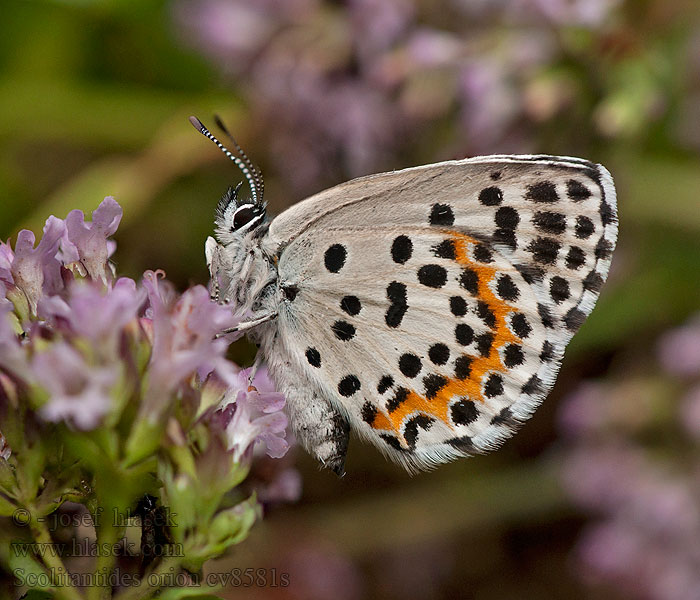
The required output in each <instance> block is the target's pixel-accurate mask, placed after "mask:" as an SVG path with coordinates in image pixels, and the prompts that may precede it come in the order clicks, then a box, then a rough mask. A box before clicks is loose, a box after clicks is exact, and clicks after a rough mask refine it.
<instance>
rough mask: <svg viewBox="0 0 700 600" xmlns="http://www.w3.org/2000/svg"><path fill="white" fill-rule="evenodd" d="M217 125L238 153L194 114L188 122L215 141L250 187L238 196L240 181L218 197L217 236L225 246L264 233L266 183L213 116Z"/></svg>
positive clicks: (265, 221)
mask: <svg viewBox="0 0 700 600" xmlns="http://www.w3.org/2000/svg"><path fill="white" fill-rule="evenodd" d="M215 121H216V124H217V125H218V126H219V128H220V129H221V130H222V131H223V132H224V133H225V134H226V135H227V136H228V137H229V138H230V139H231V142H232V143H233V145H234V147H235V148H236V150H237V151H238V154H239V156H236V155H235V154H233V153H232V152H231V151H230V150H229V149H228V148H226V147H225V146H224V145H223V144H222V143H221V142H220V141H219V140H218V139H216V138H215V137H214V135H213V134H212V133H211V132H210V131H209V130H208V129H207V128H206V127H205V126H204V125H202V122H201V121H200V120H199V119H197V118H196V117H190V122H191V123H192V125H193V126H194V128H195V129H197V131H199V132H200V133H201V134H202V135H204V136H205V137H207V138H209V139H210V140H211V141H212V142H214V143H215V144H216V145H217V146H218V147H219V149H220V150H221V151H222V152H223V153H224V154H225V155H226V156H228V157H229V158H230V159H231V160H232V161H233V162H234V163H235V165H236V166H237V167H238V168H239V169H240V170H241V172H242V173H243V175H244V176H245V178H246V181H247V182H248V186H249V188H250V198H241V197H240V194H239V192H240V188H241V186H242V182H241V183H239V184H238V185H236V187H229V189H228V190H227V191H226V193H225V194H224V195H223V196H222V197H221V200H219V204H218V205H217V207H216V219H215V222H216V237H217V238H218V240H219V242H220V243H221V244H223V245H224V246H227V245H228V244H230V243H232V242H234V241H236V240H242V239H243V238H245V237H248V236H256V235H259V234H260V233H264V231H265V229H266V224H267V222H268V219H267V214H266V212H265V203H264V202H263V193H264V191H265V184H264V182H263V178H262V174H261V173H260V170H259V169H258V168H257V167H256V166H255V165H254V164H253V163H252V161H251V160H250V159H249V158H248V155H247V154H246V153H245V152H244V151H243V149H242V148H241V147H240V146H239V145H238V142H236V140H235V139H234V138H233V136H232V135H231V134H230V133H229V132H228V130H227V129H226V127H225V126H224V124H223V123H222V121H221V119H219V118H218V117H215Z"/></svg>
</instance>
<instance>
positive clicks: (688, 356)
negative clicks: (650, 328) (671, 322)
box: [658, 317, 700, 377]
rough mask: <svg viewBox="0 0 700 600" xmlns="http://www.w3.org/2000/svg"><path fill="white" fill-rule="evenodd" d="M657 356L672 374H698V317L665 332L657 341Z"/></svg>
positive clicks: (687, 375)
mask: <svg viewBox="0 0 700 600" xmlns="http://www.w3.org/2000/svg"><path fill="white" fill-rule="evenodd" d="M658 357H659V361H660V362H661V365H662V366H663V367H664V369H666V371H668V372H669V373H671V374H673V375H681V376H684V377H693V376H697V375H700V317H696V318H695V319H694V320H692V321H690V322H689V323H688V324H686V325H683V326H681V327H677V328H676V329H672V330H671V331H669V332H668V333H666V334H665V335H664V336H663V337H662V338H661V340H660V341H659V344H658Z"/></svg>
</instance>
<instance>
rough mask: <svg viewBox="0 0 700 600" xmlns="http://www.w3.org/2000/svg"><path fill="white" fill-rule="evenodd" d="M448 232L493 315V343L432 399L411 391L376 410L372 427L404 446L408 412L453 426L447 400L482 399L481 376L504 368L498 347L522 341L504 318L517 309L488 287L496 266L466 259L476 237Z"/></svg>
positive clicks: (460, 260) (449, 380)
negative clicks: (394, 404) (386, 409)
mask: <svg viewBox="0 0 700 600" xmlns="http://www.w3.org/2000/svg"><path fill="white" fill-rule="evenodd" d="M448 233H449V236H450V238H451V239H452V241H453V242H454V245H455V261H456V262H458V263H459V264H460V265H462V266H464V267H468V268H470V269H471V270H473V271H474V272H475V273H476V274H477V275H478V279H479V281H478V298H479V300H481V301H483V302H485V303H486V305H487V306H488V308H489V309H490V310H491V312H492V313H493V315H494V317H495V323H494V325H493V327H492V328H491V332H492V333H493V342H492V344H491V348H490V351H489V354H488V355H487V356H480V357H473V360H472V363H471V371H470V374H469V376H468V377H467V378H466V379H464V380H459V379H448V380H447V383H446V384H445V386H444V387H442V388H441V389H440V390H439V391H438V392H437V394H436V395H435V397H434V398H431V399H428V398H425V397H423V396H421V395H420V394H418V393H416V392H414V391H411V392H410V393H409V394H408V395H407V396H406V398H405V399H404V400H403V402H401V403H400V404H399V406H398V407H397V408H396V409H395V410H393V411H392V412H390V413H388V414H384V413H383V412H378V413H377V415H376V417H375V419H374V421H373V423H372V427H373V428H374V429H378V430H384V431H387V432H392V433H394V434H395V435H396V436H397V438H398V439H399V441H400V442H401V444H402V445H405V446H406V447H407V444H406V440H405V439H404V437H403V435H402V433H401V427H402V425H403V424H404V423H405V422H406V419H407V418H408V417H409V416H410V415H413V414H415V413H423V414H426V415H429V416H431V417H435V418H436V419H439V420H440V421H442V422H443V423H445V424H447V425H448V426H450V427H452V425H451V424H450V420H449V418H448V407H449V402H450V400H451V399H452V398H454V397H456V396H457V397H465V398H467V399H469V400H471V401H473V402H476V401H479V402H484V397H483V392H482V386H483V379H484V375H485V374H486V373H492V372H494V371H500V372H503V371H505V370H506V368H505V366H504V365H503V362H502V361H501V356H500V354H499V353H498V350H499V348H501V347H502V346H504V345H505V344H507V343H511V342H520V341H521V340H520V338H519V337H518V336H516V335H515V334H514V333H513V332H512V331H511V330H510V329H509V328H508V326H507V324H506V317H507V316H508V315H509V314H512V313H513V312H517V311H516V310H515V309H514V308H513V307H512V306H511V305H509V304H508V303H506V302H504V301H503V300H501V299H500V298H498V297H497V296H496V295H495V294H494V293H493V291H492V290H491V288H490V287H489V284H490V283H491V282H492V281H493V279H494V277H495V275H496V273H497V269H495V268H493V267H489V266H488V265H487V264H483V263H477V262H474V261H472V259H471V258H469V246H470V245H472V246H473V245H475V244H477V243H478V242H477V240H475V239H474V238H471V237H469V236H467V235H464V234H460V233H457V232H453V231H450V232H448Z"/></svg>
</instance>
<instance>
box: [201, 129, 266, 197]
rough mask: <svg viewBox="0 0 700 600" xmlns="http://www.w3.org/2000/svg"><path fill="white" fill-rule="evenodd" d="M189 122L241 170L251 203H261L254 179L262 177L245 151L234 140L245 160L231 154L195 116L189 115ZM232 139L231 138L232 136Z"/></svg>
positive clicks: (260, 179)
mask: <svg viewBox="0 0 700 600" xmlns="http://www.w3.org/2000/svg"><path fill="white" fill-rule="evenodd" d="M190 123H192V126H193V127H194V128H195V129H196V130H197V131H199V133H201V134H202V135H203V136H204V137H207V138H209V139H210V140H211V141H212V142H214V143H215V144H216V145H217V146H218V147H219V150H221V151H222V152H223V153H224V154H225V155H226V156H228V157H229V159H230V160H232V161H233V162H234V164H235V165H236V166H237V167H238V168H239V169H240V170H241V173H243V175H244V176H245V178H246V181H247V182H248V187H250V193H251V194H252V196H253V204H262V187H261V186H260V185H259V184H258V183H256V181H258V180H259V181H262V178H261V177H260V176H259V174H258V171H257V169H255V167H253V166H252V163H251V162H250V159H249V158H248V157H247V156H245V153H243V152H242V151H241V150H240V147H239V146H238V144H236V142H235V141H234V144H236V147H237V148H238V150H239V151H241V153H242V154H243V155H244V156H245V158H246V161H243V160H241V159H240V158H239V157H238V156H236V155H235V154H233V152H231V151H230V150H229V149H228V148H227V147H226V146H224V145H223V144H222V143H221V142H220V141H219V140H218V139H217V138H216V137H215V136H214V134H213V133H212V132H211V131H209V130H208V129H207V128H206V127H205V126H204V125H202V122H201V121H200V120H199V119H198V118H197V117H190ZM232 139H233V138H232Z"/></svg>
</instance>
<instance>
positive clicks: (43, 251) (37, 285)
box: [3, 216, 65, 314]
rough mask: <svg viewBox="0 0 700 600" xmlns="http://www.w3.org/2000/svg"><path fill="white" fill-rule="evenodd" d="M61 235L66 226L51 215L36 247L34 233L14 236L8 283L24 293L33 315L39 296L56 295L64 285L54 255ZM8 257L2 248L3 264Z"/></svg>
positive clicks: (58, 264) (28, 232)
mask: <svg viewBox="0 0 700 600" xmlns="http://www.w3.org/2000/svg"><path fill="white" fill-rule="evenodd" d="M64 234H65V224H64V223H63V221H61V219H57V218H56V217H53V216H51V217H49V218H48V219H47V220H46V225H44V235H43V236H42V238H41V241H40V242H39V244H38V245H37V247H36V248H35V247H34V242H35V240H36V238H35V236H34V232H32V231H29V230H27V229H23V230H22V231H20V232H19V233H18V234H17V241H16V242H15V249H14V256H13V258H12V265H11V269H10V270H11V274H12V282H11V283H14V285H15V286H16V287H17V288H18V289H20V290H21V291H22V292H23V293H24V296H25V297H26V299H27V302H28V303H29V308H30V310H31V312H32V313H33V314H35V313H36V306H37V302H38V301H39V298H41V296H42V294H53V293H56V292H57V291H58V290H59V289H60V288H61V287H62V285H63V280H62V278H61V263H60V262H59V260H58V259H57V258H56V254H57V252H58V248H59V245H60V243H61V239H62V238H63V236H64ZM9 255H10V253H9V252H8V249H5V250H4V251H3V256H4V258H3V262H6V261H7V260H8V259H9ZM6 283H7V282H6Z"/></svg>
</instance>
